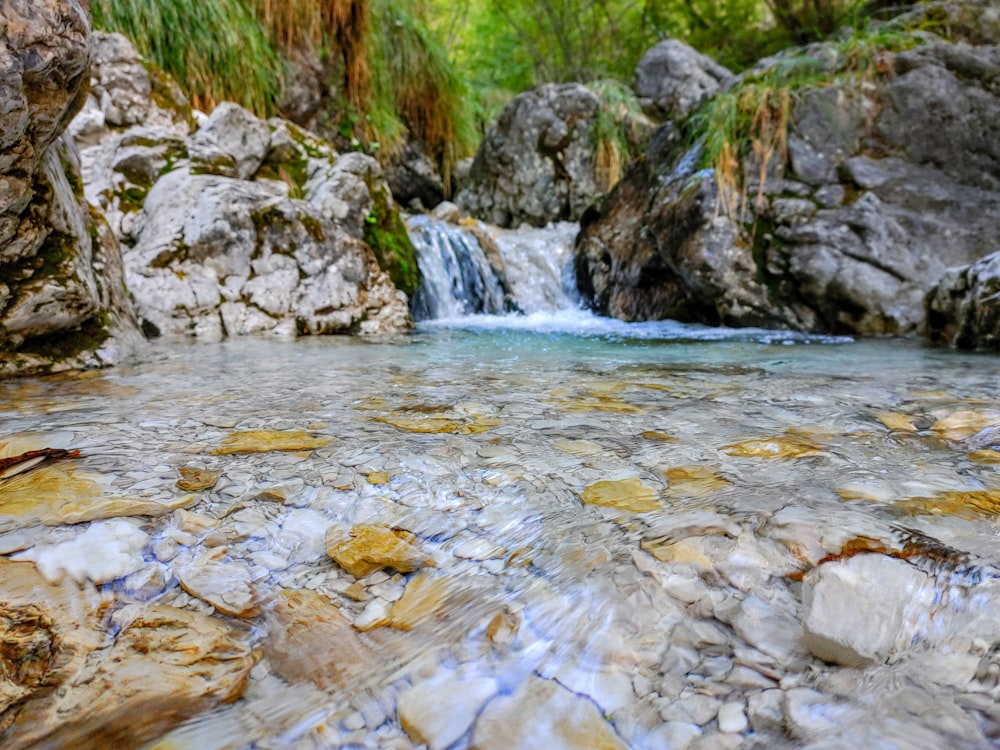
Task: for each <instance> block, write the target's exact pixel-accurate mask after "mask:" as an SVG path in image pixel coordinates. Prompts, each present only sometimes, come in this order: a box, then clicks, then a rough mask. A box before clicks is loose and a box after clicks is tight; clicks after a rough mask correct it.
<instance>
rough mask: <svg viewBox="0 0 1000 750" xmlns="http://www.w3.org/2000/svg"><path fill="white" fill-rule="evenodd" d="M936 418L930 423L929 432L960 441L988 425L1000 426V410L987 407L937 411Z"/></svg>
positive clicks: (943, 438) (942, 437) (944, 438)
mask: <svg viewBox="0 0 1000 750" xmlns="http://www.w3.org/2000/svg"><path fill="white" fill-rule="evenodd" d="M934 416H936V417H937V418H938V419H937V421H936V422H935V423H934V424H932V425H931V432H933V433H934V434H935V435H937V436H938V437H939V438H941V439H942V440H949V441H960V440H966V439H967V438H970V437H972V436H973V435H976V434H978V433H980V432H982V431H983V430H985V429H987V428H988V427H998V426H1000V411H995V410H991V409H987V410H984V411H973V410H971V409H959V410H957V411H951V412H946V411H937V412H934Z"/></svg>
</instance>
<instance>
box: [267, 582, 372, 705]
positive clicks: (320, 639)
mask: <svg viewBox="0 0 1000 750" xmlns="http://www.w3.org/2000/svg"><path fill="white" fill-rule="evenodd" d="M268 620H269V621H270V623H271V625H272V627H270V628H269V632H268V635H267V638H266V639H265V640H264V655H265V656H266V657H267V660H268V662H269V663H270V665H271V668H272V669H273V670H274V672H275V674H277V675H278V676H279V677H281V678H282V679H284V680H285V681H286V682H288V683H290V684H294V683H296V682H300V681H302V680H309V681H310V682H312V683H313V684H314V685H316V686H318V687H320V688H322V689H324V690H331V689H336V690H343V689H345V688H347V687H349V686H350V685H351V683H352V682H353V681H355V680H357V679H358V678H360V677H362V676H363V675H369V674H370V673H371V670H372V667H373V664H375V663H376V661H377V660H376V656H375V654H374V653H373V652H372V650H371V649H370V648H369V647H368V646H367V645H366V644H365V643H364V642H363V641H362V640H361V638H360V637H359V636H358V634H357V633H356V632H355V631H354V628H353V627H351V623H350V622H348V620H347V618H345V617H344V616H343V615H342V614H341V613H340V609H339V608H338V607H337V606H336V605H335V604H334V603H333V602H332V601H330V600H329V599H328V598H327V597H325V596H323V595H322V594H318V593H317V592H315V591H310V590H309V589H299V590H297V591H288V590H282V591H281V593H280V594H279V595H278V597H277V598H276V600H275V602H274V604H273V607H272V608H271V610H270V611H269V612H268Z"/></svg>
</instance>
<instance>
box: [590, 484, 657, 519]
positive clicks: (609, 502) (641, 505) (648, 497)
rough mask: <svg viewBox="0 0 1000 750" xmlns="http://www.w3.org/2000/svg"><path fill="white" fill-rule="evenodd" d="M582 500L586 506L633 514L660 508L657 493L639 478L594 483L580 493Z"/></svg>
mask: <svg viewBox="0 0 1000 750" xmlns="http://www.w3.org/2000/svg"><path fill="white" fill-rule="evenodd" d="M580 499H581V500H582V501H583V502H584V504H586V505H601V506H604V507H607V508H615V509H617V510H627V511H630V512H632V513H646V512H648V511H651V510H656V509H658V508H659V507H660V503H659V502H658V501H657V500H656V491H655V490H653V489H652V488H651V487H647V486H646V485H644V484H643V483H642V480H641V479H637V478H631V479H606V480H602V481H600V482H594V484H591V485H590V486H588V487H587V488H586V489H584V491H583V492H581V493H580Z"/></svg>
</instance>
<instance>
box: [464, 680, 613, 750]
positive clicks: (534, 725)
mask: <svg viewBox="0 0 1000 750" xmlns="http://www.w3.org/2000/svg"><path fill="white" fill-rule="evenodd" d="M513 747H517V748H523V750H536V749H537V750H563V749H564V748H565V750H570V748H573V749H576V748H584V747H585V748H594V750H598V749H599V750H624V749H625V748H626V747H627V745H626V744H625V742H623V741H622V739H621V738H620V737H619V736H618V735H617V734H616V733H615V730H614V729H613V728H612V726H611V725H610V724H608V723H607V721H605V719H604V717H603V716H601V713H600V711H599V710H598V709H597V706H595V705H594V704H593V703H591V702H590V701H589V700H587V699H586V698H584V697H582V696H579V695H577V694H576V693H573V692H571V691H569V690H567V689H566V688H564V687H563V686H562V685H560V684H559V683H558V682H555V681H553V680H542V679H539V678H538V677H529V678H528V679H527V680H525V681H524V682H523V683H521V685H520V686H519V687H518V689H517V690H516V691H515V692H514V693H513V694H511V695H506V696H501V697H497V698H494V699H493V700H492V701H490V702H489V703H487V704H486V707H485V708H484V709H483V711H482V713H480V715H479V718H478V719H477V720H476V724H475V726H474V727H473V730H472V742H471V743H470V748H472V749H473V750H500V749H501V748H503V750H507V749H508V748H513Z"/></svg>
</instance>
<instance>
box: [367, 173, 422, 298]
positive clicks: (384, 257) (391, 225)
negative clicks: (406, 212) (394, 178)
mask: <svg viewBox="0 0 1000 750" xmlns="http://www.w3.org/2000/svg"><path fill="white" fill-rule="evenodd" d="M372 198H373V199H374V203H375V205H374V206H372V210H371V213H369V214H368V216H366V217H365V225H364V227H363V229H362V232H363V237H364V240H365V242H367V243H368V246H369V247H370V248H371V249H372V252H373V253H374V254H375V259H376V260H377V261H378V265H379V268H381V269H382V270H383V271H385V272H386V273H387V274H389V278H391V279H392V283H393V284H395V285H396V288H397V289H400V290H402V291H403V292H405V293H406V294H407V295H408V296H410V297H412V296H413V293H414V292H415V291H416V290H417V286H419V284H420V268H419V267H418V266H417V249H416V248H415V247H414V246H413V243H412V242H410V236H409V235H408V234H407V233H406V226H405V225H404V224H403V220H402V219H400V218H399V212H397V211H394V210H392V208H391V207H390V205H389V198H388V196H387V195H386V194H385V193H384V192H382V191H381V190H375V191H373V192H372Z"/></svg>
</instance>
